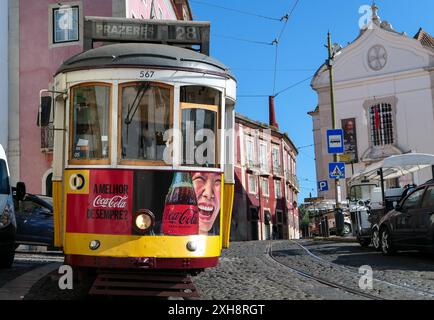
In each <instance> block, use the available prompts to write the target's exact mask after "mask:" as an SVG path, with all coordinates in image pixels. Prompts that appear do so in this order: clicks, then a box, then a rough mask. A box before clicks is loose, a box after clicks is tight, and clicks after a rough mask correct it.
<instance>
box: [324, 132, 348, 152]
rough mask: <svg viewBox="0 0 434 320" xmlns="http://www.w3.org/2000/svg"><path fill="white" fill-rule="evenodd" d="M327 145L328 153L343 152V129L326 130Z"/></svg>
mask: <svg viewBox="0 0 434 320" xmlns="http://www.w3.org/2000/svg"><path fill="white" fill-rule="evenodd" d="M327 147H328V153H329V154H342V153H344V131H343V130H342V129H336V130H327Z"/></svg>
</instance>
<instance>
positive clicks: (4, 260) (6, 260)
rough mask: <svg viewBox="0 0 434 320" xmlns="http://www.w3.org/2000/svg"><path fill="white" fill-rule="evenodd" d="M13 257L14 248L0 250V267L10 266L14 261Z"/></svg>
mask: <svg viewBox="0 0 434 320" xmlns="http://www.w3.org/2000/svg"><path fill="white" fill-rule="evenodd" d="M14 259H15V248H14V246H12V247H10V248H9V249H7V250H6V251H2V252H0V269H5V268H10V267H12V264H13V263H14Z"/></svg>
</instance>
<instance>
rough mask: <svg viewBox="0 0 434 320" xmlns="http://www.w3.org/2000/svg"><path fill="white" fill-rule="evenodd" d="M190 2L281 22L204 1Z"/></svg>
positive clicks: (276, 19)
mask: <svg viewBox="0 0 434 320" xmlns="http://www.w3.org/2000/svg"><path fill="white" fill-rule="evenodd" d="M190 2H192V3H197V4H200V5H204V6H210V7H214V8H219V9H222V10H227V11H232V12H237V13H240V14H244V15H249V16H253V17H257V18H262V19H267V20H272V21H282V18H274V17H269V16H265V15H262V14H257V13H253V12H248V11H244V10H239V9H235V8H229V7H225V6H221V5H217V4H213V3H209V2H204V1H199V0H190Z"/></svg>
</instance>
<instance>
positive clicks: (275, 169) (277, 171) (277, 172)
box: [273, 165, 283, 177]
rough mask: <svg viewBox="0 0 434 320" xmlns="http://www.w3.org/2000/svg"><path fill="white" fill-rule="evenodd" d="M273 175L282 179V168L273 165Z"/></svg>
mask: <svg viewBox="0 0 434 320" xmlns="http://www.w3.org/2000/svg"><path fill="white" fill-rule="evenodd" d="M273 174H274V175H275V176H277V177H282V176H283V174H282V166H280V165H279V166H276V165H273Z"/></svg>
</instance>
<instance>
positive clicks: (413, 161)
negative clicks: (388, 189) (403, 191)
mask: <svg viewBox="0 0 434 320" xmlns="http://www.w3.org/2000/svg"><path fill="white" fill-rule="evenodd" d="M430 166H434V155H432V154H422V153H408V154H402V155H398V156H391V157H389V158H386V159H384V160H381V161H379V162H376V163H374V164H371V165H370V166H368V167H366V169H365V170H363V171H362V172H359V173H356V174H355V175H354V176H353V177H352V178H351V179H350V183H352V182H354V181H356V180H359V179H367V180H380V176H379V175H378V170H380V168H383V177H384V179H394V178H399V177H401V176H404V175H407V174H409V173H413V172H416V171H419V170H422V169H425V168H427V167H430Z"/></svg>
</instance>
